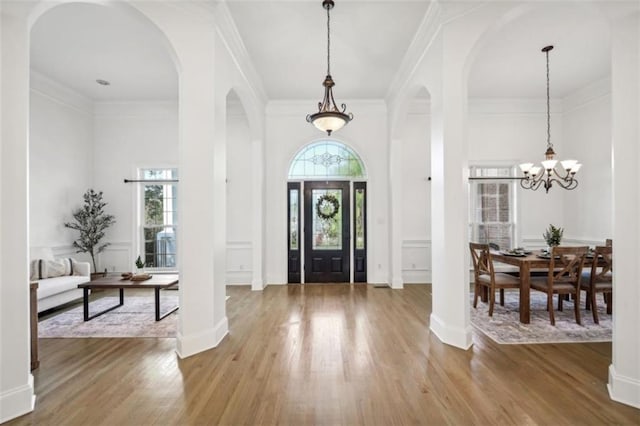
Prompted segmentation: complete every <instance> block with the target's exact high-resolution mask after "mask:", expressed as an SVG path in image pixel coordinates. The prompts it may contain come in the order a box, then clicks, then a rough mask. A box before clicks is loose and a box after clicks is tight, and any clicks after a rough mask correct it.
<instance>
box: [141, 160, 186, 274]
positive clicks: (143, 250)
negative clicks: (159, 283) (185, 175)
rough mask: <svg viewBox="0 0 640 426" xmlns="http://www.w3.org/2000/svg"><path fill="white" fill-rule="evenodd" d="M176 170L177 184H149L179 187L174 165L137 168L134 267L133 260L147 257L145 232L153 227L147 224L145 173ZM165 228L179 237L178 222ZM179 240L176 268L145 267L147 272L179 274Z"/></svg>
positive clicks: (155, 182) (153, 182)
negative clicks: (147, 171) (172, 230)
mask: <svg viewBox="0 0 640 426" xmlns="http://www.w3.org/2000/svg"><path fill="white" fill-rule="evenodd" d="M170 169H171V170H175V173H176V178H175V179H176V182H166V183H162V182H157V181H153V180H152V181H150V182H148V183H149V184H153V185H163V186H165V185H176V186H177V180H178V177H179V174H178V166H177V165H173V164H161V165H144V166H138V167H137V168H136V176H138V179H139V182H137V183H136V203H135V205H136V208H135V210H136V221H135V236H136V244H135V246H136V248H137V251H136V254H135V255H134V256H133V258H132V265H133V260H135V259H136V258H137V257H138V255H140V256H141V257H142V258H143V259H144V258H145V257H146V252H145V239H144V230H145V228H147V227H150V226H152V225H149V224H146V223H145V217H144V215H145V204H144V203H145V200H144V187H145V186H146V185H147V182H145V179H144V172H145V171H146V170H170ZM174 198H176V208H175V211H176V212H178V203H177V197H174ZM165 226H169V227H171V228H173V229H174V233H175V234H176V235H177V233H178V232H179V229H180V227H179V223H178V222H177V221H176V223H174V224H172V225H165ZM177 245H178V240H177V238H176V251H175V265H176V266H171V267H148V266H145V268H144V269H145V270H146V271H150V272H160V273H166V272H177V271H178V265H179V262H180V259H179V250H178V247H177Z"/></svg>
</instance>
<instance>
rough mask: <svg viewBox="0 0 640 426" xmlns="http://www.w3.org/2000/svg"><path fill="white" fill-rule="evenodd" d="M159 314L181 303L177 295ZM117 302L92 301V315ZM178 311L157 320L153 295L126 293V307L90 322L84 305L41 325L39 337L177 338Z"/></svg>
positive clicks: (164, 298)
mask: <svg viewBox="0 0 640 426" xmlns="http://www.w3.org/2000/svg"><path fill="white" fill-rule="evenodd" d="M164 293H165V292H162V295H161V299H160V307H161V310H160V312H165V311H166V310H168V309H170V308H171V307H172V306H176V305H177V304H178V295H177V294H168V295H167V294H164ZM117 303H118V299H117V297H104V298H101V299H98V300H95V301H92V302H91V305H90V312H91V313H94V312H98V311H101V310H103V309H107V308H108V307H109V306H113V305H116V304H117ZM178 312H179V310H178V311H176V312H174V313H172V314H171V315H169V316H167V317H166V318H164V319H162V320H160V321H156V320H155V308H154V297H153V293H149V296H148V297H139V296H132V297H127V295H126V294H125V297H124V305H123V306H120V307H119V308H117V309H114V310H113V311H109V312H107V313H106V314H104V315H101V316H99V317H96V318H94V319H92V320H90V321H86V322H85V321H84V320H83V313H82V304H80V305H79V306H77V307H75V308H73V309H71V310H69V311H65V312H61V313H59V314H57V315H55V316H53V317H50V318H47V319H45V320H42V321H40V322H39V323H38V336H39V337H40V338H52V337H175V336H176V325H177V318H178V317H177V314H178Z"/></svg>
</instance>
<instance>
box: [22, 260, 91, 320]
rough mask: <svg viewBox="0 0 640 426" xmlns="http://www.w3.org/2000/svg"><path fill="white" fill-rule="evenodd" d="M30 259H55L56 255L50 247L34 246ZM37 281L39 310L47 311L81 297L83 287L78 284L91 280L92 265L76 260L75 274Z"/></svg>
mask: <svg viewBox="0 0 640 426" xmlns="http://www.w3.org/2000/svg"><path fill="white" fill-rule="evenodd" d="M30 259H31V261H34V260H37V259H43V260H54V256H53V252H52V251H51V249H50V248H48V247H32V248H31V249H30ZM35 281H37V283H38V312H42V311H46V310H47V309H51V308H55V307H57V306H60V305H63V304H65V303H68V302H71V301H73V300H76V299H79V298H81V297H82V289H79V288H78V284H82V283H86V282H89V281H91V266H90V265H89V262H74V271H73V275H65V276H62V277H54V278H43V279H40V280H35Z"/></svg>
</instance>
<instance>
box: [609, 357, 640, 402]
mask: <svg viewBox="0 0 640 426" xmlns="http://www.w3.org/2000/svg"><path fill="white" fill-rule="evenodd" d="M607 389H608V390H609V396H610V397H611V399H613V400H614V401H617V402H620V403H622V404H626V405H630V406H632V407H636V408H640V380H638V379H634V378H631V377H625V376H621V375H619V374H617V373H616V369H615V367H614V366H613V364H611V365H610V366H609V383H607Z"/></svg>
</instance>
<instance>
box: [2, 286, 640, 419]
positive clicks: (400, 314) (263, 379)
mask: <svg viewBox="0 0 640 426" xmlns="http://www.w3.org/2000/svg"><path fill="white" fill-rule="evenodd" d="M429 291H430V286H427V285H408V286H406V287H405V289H404V290H390V289H386V288H384V289H383V288H373V286H371V285H351V286H349V285H306V286H300V285H290V286H269V287H267V288H266V289H265V290H264V291H263V292H252V291H251V290H250V288H249V287H229V288H228V291H227V292H228V294H229V295H230V296H231V298H230V299H229V300H228V302H227V315H228V317H229V326H230V333H229V335H228V336H227V337H226V338H225V339H224V341H223V342H222V343H221V344H220V345H219V346H218V348H216V349H213V350H210V351H207V352H205V353H202V354H199V355H196V356H193V357H190V358H187V359H184V360H180V359H178V357H177V356H176V354H175V352H174V348H175V341H174V339H149V338H147V339H40V355H41V356H40V358H41V365H40V368H39V369H38V370H36V371H35V372H34V376H35V388H36V394H37V401H36V408H35V411H34V412H33V413H31V414H28V415H26V416H23V417H21V418H19V419H15V420H14V421H12V422H9V423H8V424H9V425H25V424H37V425H143V424H159V425H165V424H167V425H170V424H207V425H215V424H221V425H258V424H267V425H272V424H282V425H286V424H289V425H324V424H328V425H338V424H341V425H358V424H368V425H402V424H425V425H441V424H456V425H471V424H478V425H493V424H517V425H523V424H526V425H531V424H544V425H550V424H553V425H566V424H572V425H574V424H575V425H578V424H579V425H586V424H594V425H596V424H598V425H599V424H629V425H631V424H635V425H638V424H640V410H637V409H634V408H631V407H628V406H625V405H622V404H618V403H615V402H612V401H611V400H610V399H609V396H608V393H607V389H606V380H607V368H608V366H609V364H610V363H611V345H610V344H607V343H595V344H557V345H498V344H496V343H494V342H493V341H492V340H490V339H489V338H487V337H485V336H484V335H482V334H479V333H475V334H474V345H473V347H472V348H471V349H470V350H468V351H463V350H460V349H455V348H453V347H450V346H447V345H445V344H442V343H440V342H439V340H438V339H437V338H436V337H434V336H433V335H432V334H431V333H430V332H429V324H428V321H429V313H430V311H431V296H430V293H429Z"/></svg>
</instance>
